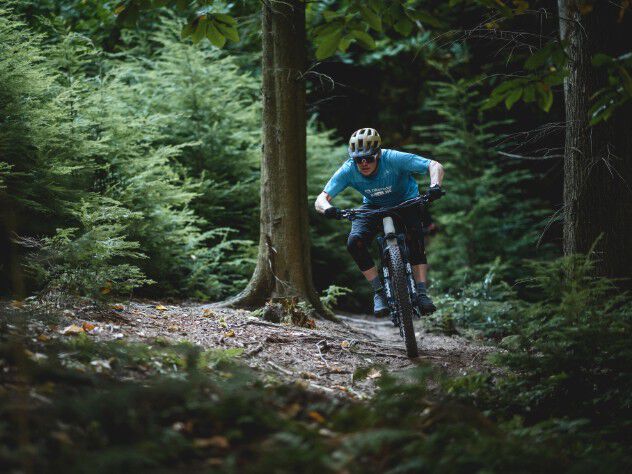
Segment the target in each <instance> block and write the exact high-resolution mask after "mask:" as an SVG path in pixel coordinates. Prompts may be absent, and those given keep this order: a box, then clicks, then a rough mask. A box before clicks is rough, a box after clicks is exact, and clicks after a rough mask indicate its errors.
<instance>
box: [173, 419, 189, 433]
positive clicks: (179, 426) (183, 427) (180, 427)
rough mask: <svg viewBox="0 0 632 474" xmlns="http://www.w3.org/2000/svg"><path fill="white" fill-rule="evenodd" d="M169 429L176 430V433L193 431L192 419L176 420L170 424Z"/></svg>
mask: <svg viewBox="0 0 632 474" xmlns="http://www.w3.org/2000/svg"><path fill="white" fill-rule="evenodd" d="M171 429H172V430H173V431H177V432H178V433H190V432H191V431H193V421H192V420H188V421H185V422H182V421H176V422H175V423H174V424H173V425H171Z"/></svg>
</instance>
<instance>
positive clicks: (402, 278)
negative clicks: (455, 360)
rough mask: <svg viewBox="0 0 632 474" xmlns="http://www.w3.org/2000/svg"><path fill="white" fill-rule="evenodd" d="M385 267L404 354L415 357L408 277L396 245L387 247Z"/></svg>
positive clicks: (415, 346) (415, 341) (415, 342)
mask: <svg viewBox="0 0 632 474" xmlns="http://www.w3.org/2000/svg"><path fill="white" fill-rule="evenodd" d="M387 265H388V271H389V274H390V277H391V283H392V287H393V298H394V299H395V301H396V303H397V306H398V309H399V312H400V324H401V325H402V332H403V333H404V342H405V343H406V354H408V357H417V356H418V355H419V352H418V350H417V340H416V339H415V328H414V327H413V305H412V303H411V301H410V295H409V294H408V283H407V281H408V275H407V274H406V266H405V265H404V260H403V259H402V254H401V251H400V249H399V246H398V245H396V244H395V245H393V244H391V245H389V247H388V262H387Z"/></svg>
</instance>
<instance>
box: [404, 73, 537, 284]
mask: <svg viewBox="0 0 632 474" xmlns="http://www.w3.org/2000/svg"><path fill="white" fill-rule="evenodd" d="M433 85H434V86H435V91H434V93H433V95H432V98H430V99H429V100H428V101H427V102H426V105H425V110H426V114H427V115H428V116H431V117H433V116H436V117H437V118H436V119H434V120H433V122H434V123H433V124H431V125H426V126H419V127H417V128H416V129H415V131H416V133H417V137H418V138H417V141H418V142H419V143H421V144H422V145H420V146H419V147H418V146H416V145H415V146H414V147H413V146H411V147H413V148H414V149H415V150H417V149H418V148H421V149H422V150H423V149H426V150H430V152H431V153H430V155H431V156H432V157H436V159H437V160H438V161H439V162H441V163H442V164H443V166H444V167H445V170H446V176H447V180H446V183H445V188H446V190H447V194H446V196H445V197H443V198H442V199H441V200H440V201H437V203H436V205H433V208H432V212H433V214H434V215H435V216H436V220H437V222H438V225H439V228H440V232H439V234H438V235H437V236H435V237H433V239H432V242H431V245H430V249H429V252H428V255H429V258H430V263H431V265H432V267H433V274H432V280H433V285H435V286H436V287H438V288H439V289H442V290H453V291H458V290H460V289H462V288H463V287H464V286H466V285H467V284H468V283H470V282H473V281H481V280H483V279H484V277H485V275H487V274H489V272H490V269H492V268H494V270H493V272H494V273H500V274H502V275H504V276H505V277H508V278H510V279H515V278H517V277H518V276H520V263H521V260H522V259H523V258H526V257H529V256H531V255H532V254H533V252H534V246H535V243H536V241H537V234H536V223H537V222H538V218H539V217H540V216H541V215H542V211H539V210H538V207H539V206H538V205H537V203H536V202H534V201H532V200H529V199H524V198H523V196H522V192H521V187H522V186H524V184H525V183H526V182H527V181H528V180H530V179H533V178H532V176H531V175H530V174H529V173H528V172H527V171H526V170H524V169H520V168H519V167H517V166H515V165H511V164H509V163H506V161H503V159H502V158H501V157H500V156H499V154H498V152H499V151H501V150H502V149H503V146H507V144H502V142H501V140H499V132H498V130H499V129H500V128H501V126H502V125H503V124H504V123H503V122H497V121H491V120H486V119H485V118H484V117H483V115H482V114H481V112H480V111H479V107H480V104H481V102H482V100H481V98H480V93H479V91H478V90H477V86H476V82H475V81H466V80H458V81H454V82H451V83H446V82H439V83H433ZM422 154H423V153H422Z"/></svg>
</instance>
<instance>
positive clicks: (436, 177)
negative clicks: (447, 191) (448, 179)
mask: <svg viewBox="0 0 632 474" xmlns="http://www.w3.org/2000/svg"><path fill="white" fill-rule="evenodd" d="M429 171H430V186H434V185H435V184H438V185H439V186H441V183H443V175H444V174H445V171H444V170H443V166H441V163H439V162H437V161H431V162H430V167H429Z"/></svg>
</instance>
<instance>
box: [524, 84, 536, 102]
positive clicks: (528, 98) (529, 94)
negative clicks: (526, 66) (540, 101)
mask: <svg viewBox="0 0 632 474" xmlns="http://www.w3.org/2000/svg"><path fill="white" fill-rule="evenodd" d="M522 100H524V101H525V102H526V103H527V104H528V103H530V102H533V101H534V100H535V85H533V84H529V85H528V86H527V87H525V88H524V92H523V94H522Z"/></svg>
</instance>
